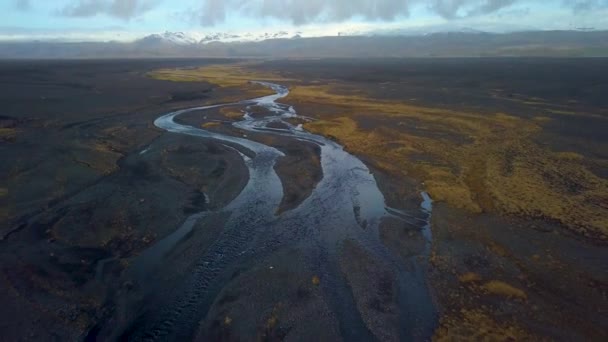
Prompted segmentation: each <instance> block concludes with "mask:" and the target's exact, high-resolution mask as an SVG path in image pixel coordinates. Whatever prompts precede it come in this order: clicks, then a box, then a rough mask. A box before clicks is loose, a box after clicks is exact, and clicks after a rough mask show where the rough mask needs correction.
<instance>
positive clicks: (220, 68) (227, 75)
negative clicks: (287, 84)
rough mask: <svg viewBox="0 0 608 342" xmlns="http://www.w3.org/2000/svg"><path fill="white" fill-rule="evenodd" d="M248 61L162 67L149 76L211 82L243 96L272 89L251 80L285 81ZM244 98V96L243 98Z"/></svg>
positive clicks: (250, 95) (261, 93) (257, 94)
mask: <svg viewBox="0 0 608 342" xmlns="http://www.w3.org/2000/svg"><path fill="white" fill-rule="evenodd" d="M247 66H248V64H247V63H234V64H216V65H208V66H204V67H200V68H195V69H160V70H155V71H151V72H149V73H148V76H149V77H152V78H155V79H158V80H164V81H172V82H209V83H211V84H214V85H216V86H218V87H221V88H234V89H238V90H240V91H241V97H254V96H265V95H270V94H273V92H272V90H270V89H268V88H266V87H263V86H261V85H258V84H254V83H251V81H270V82H272V81H275V82H278V81H281V82H283V81H285V80H286V79H285V78H283V77H281V76H278V75H273V74H267V73H264V74H261V73H258V72H255V71H252V70H251V69H248V68H247ZM241 99H242V98H241Z"/></svg>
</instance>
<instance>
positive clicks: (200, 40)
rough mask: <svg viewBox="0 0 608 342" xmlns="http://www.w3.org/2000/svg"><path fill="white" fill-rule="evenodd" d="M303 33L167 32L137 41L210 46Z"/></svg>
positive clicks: (299, 36)
mask: <svg viewBox="0 0 608 342" xmlns="http://www.w3.org/2000/svg"><path fill="white" fill-rule="evenodd" d="M301 37H303V33H302V32H300V31H297V32H289V31H277V32H255V33H253V32H246V33H229V32H215V33H206V34H202V33H188V34H187V33H184V32H165V33H163V34H151V35H149V36H146V37H143V38H141V39H138V40H136V43H139V44H140V45H153V44H175V45H182V46H187V45H196V44H209V43H213V42H219V43H231V42H260V41H264V40H268V39H290V38H301Z"/></svg>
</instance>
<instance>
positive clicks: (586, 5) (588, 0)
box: [564, 0, 608, 13]
mask: <svg viewBox="0 0 608 342" xmlns="http://www.w3.org/2000/svg"><path fill="white" fill-rule="evenodd" d="M564 2H565V4H572V1H564ZM572 9H573V11H574V13H581V12H590V11H597V10H601V9H608V0H579V1H574V4H572Z"/></svg>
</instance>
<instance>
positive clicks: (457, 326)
mask: <svg viewBox="0 0 608 342" xmlns="http://www.w3.org/2000/svg"><path fill="white" fill-rule="evenodd" d="M432 340H433V341H436V342H444V341H539V340H542V339H538V337H537V336H531V335H530V334H529V333H528V332H527V331H526V330H524V329H523V328H522V327H520V326H518V325H517V324H515V323H511V322H503V323H498V322H496V321H495V320H494V319H492V318H491V317H490V316H488V315H487V314H486V313H485V312H483V311H481V310H465V309H463V310H461V311H460V312H459V313H456V314H451V315H447V316H444V317H442V318H441V321H440V323H439V328H437V330H436V331H435V333H434V335H433V338H432Z"/></svg>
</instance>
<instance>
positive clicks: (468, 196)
mask: <svg viewBox="0 0 608 342" xmlns="http://www.w3.org/2000/svg"><path fill="white" fill-rule="evenodd" d="M247 66H248V65H243V64H240V65H239V64H237V65H234V64H233V65H219V66H208V67H203V68H199V69H196V70H160V71H155V72H153V73H151V75H152V76H153V77H156V78H161V79H170V80H176V81H208V82H211V83H215V84H217V85H219V86H221V87H235V88H239V87H241V88H243V89H244V91H250V88H249V87H250V86H251V85H250V84H249V83H248V82H249V81H250V80H269V81H275V82H281V83H284V84H290V94H289V96H288V97H287V98H285V99H283V100H282V101H283V102H285V103H288V104H291V105H294V106H295V107H296V108H298V110H299V112H300V113H301V114H304V115H308V116H317V119H318V120H316V121H313V122H310V123H307V124H305V125H304V127H305V128H306V129H307V130H309V131H311V132H313V133H317V134H321V135H324V136H326V137H329V138H332V139H335V140H337V141H339V142H340V143H341V144H343V145H344V146H345V148H346V149H347V150H348V151H350V152H352V153H355V154H358V155H360V156H365V157H367V159H368V160H371V161H372V162H373V163H374V164H375V166H376V167H379V168H382V169H384V170H386V171H387V172H389V173H392V174H395V175H397V176H401V177H411V178H414V179H417V180H419V181H420V183H421V184H423V186H424V187H425V188H426V190H427V191H428V192H429V194H430V195H431V197H433V199H435V200H436V201H443V202H446V203H448V204H449V205H451V206H453V207H457V208H462V209H465V210H468V211H470V212H473V213H479V212H484V211H486V212H496V213H501V214H508V215H521V216H526V217H534V218H541V219H550V220H553V221H557V222H561V223H562V224H563V225H565V226H567V227H569V228H571V229H573V230H577V231H578V232H580V233H582V234H585V235H593V236H600V237H602V238H604V239H605V238H606V237H607V236H608V206H607V205H606V203H608V181H607V180H606V179H603V178H600V177H598V176H597V175H595V174H594V173H592V172H591V171H589V170H588V169H587V167H586V166H585V163H584V162H585V157H584V156H581V155H578V154H576V153H572V152H569V151H559V152H556V151H551V150H549V149H548V148H547V147H544V146H540V145H539V144H537V143H535V142H534V139H533V138H534V137H535V136H536V135H537V134H539V133H540V132H541V131H542V129H543V127H542V124H543V123H544V122H546V121H547V120H549V119H548V118H545V117H537V118H533V119H524V118H520V117H516V116H514V115H511V114H509V113H496V114H494V115H491V114H485V113H475V112H468V111H457V110H448V109H442V108H433V107H428V106H421V105H417V104H412V103H408V102H405V101H395V100H383V99H375V98H371V97H369V96H367V95H366V93H365V91H364V90H363V89H353V87H350V88H348V87H345V86H343V85H340V84H325V85H321V84H315V83H313V84H312V85H311V84H307V85H301V84H293V82H294V81H293V80H289V79H285V78H282V77H281V76H279V75H276V74H260V73H258V72H255V71H252V70H251V69H248V68H247ZM338 91H340V92H338ZM225 110H226V112H225V115H226V116H227V117H230V116H235V117H236V116H237V115H239V116H240V115H241V114H240V113H238V114H237V113H236V112H234V111H232V110H229V109H225ZM319 113H321V114H319ZM363 118H367V120H373V119H376V118H377V119H383V120H385V121H386V120H390V121H387V122H391V123H394V124H392V125H391V124H388V125H384V124H379V125H375V127H371V128H370V127H365V126H362V125H361V122H362V119H363ZM416 156H423V157H424V158H414V157H416ZM599 162H604V161H603V160H601V161H599Z"/></svg>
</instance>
